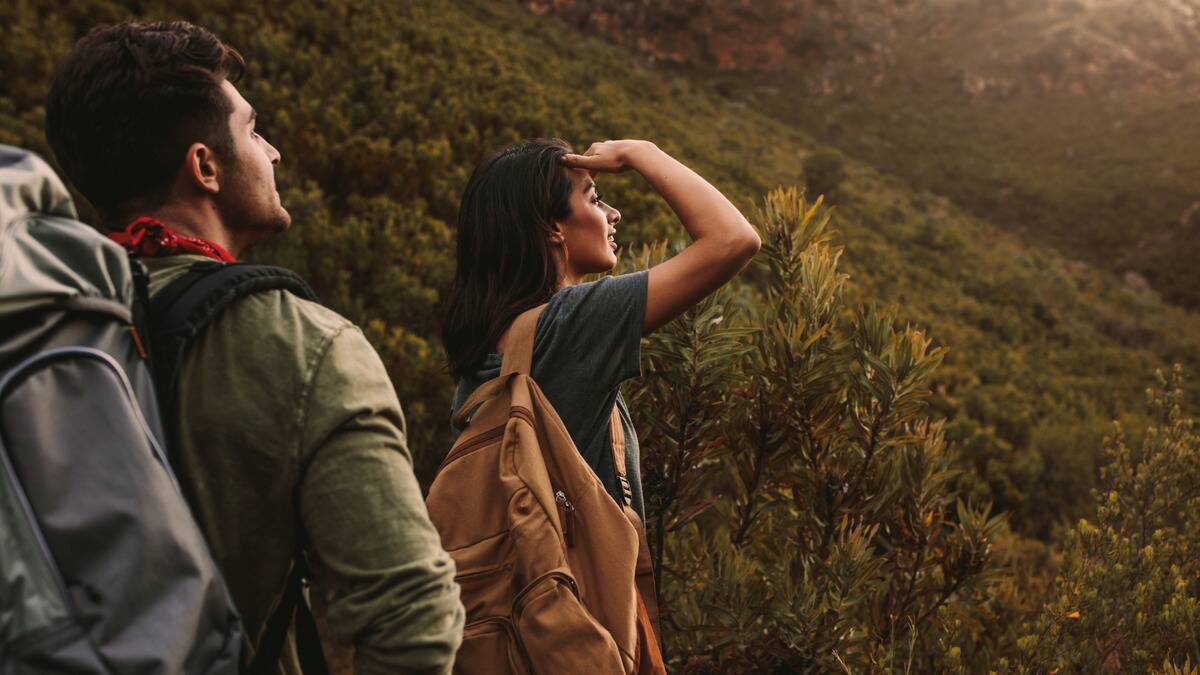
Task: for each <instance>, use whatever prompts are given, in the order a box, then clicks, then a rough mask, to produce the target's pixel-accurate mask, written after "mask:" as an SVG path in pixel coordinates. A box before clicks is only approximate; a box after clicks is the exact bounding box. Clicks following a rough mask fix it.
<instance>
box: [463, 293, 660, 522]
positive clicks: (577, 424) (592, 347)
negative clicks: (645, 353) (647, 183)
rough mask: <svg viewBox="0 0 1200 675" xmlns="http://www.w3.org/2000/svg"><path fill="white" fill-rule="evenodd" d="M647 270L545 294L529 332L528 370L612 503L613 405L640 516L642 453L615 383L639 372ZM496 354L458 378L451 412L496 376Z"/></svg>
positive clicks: (615, 491) (615, 490)
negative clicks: (610, 432) (530, 356)
mask: <svg viewBox="0 0 1200 675" xmlns="http://www.w3.org/2000/svg"><path fill="white" fill-rule="evenodd" d="M646 279H647V273H646V272H635V273H633V274H622V275H621V276H615V277H604V278H602V279H599V280H597V281H592V282H588V283H586V284H578V285H576V286H569V287H567V288H564V289H562V290H560V291H558V292H557V293H555V294H554V295H553V296H551V297H550V302H549V304H547V306H546V310H545V311H544V312H542V315H541V317H539V318H538V324H537V329H536V330H535V331H534V337H533V366H532V368H531V373H530V374H531V375H532V376H533V379H534V381H535V382H537V383H538V386H539V387H541V389H542V392H543V393H545V395H546V398H547V399H548V400H549V401H550V404H551V405H553V406H554V409H555V411H556V412H558V416H559V417H560V418H562V421H563V425H564V426H566V428H567V431H568V432H569V433H570V434H571V439H572V440H573V441H575V447H576V448H578V449H579V453H580V454H581V455H582V456H583V459H584V460H585V461H586V462H587V463H588V465H589V466H591V467H592V470H593V471H595V472H596V476H597V477H598V478H599V479H600V482H601V483H602V484H603V485H604V487H605V489H606V490H608V493H609V494H610V495H612V497H613V499H614V500H616V501H617V503H621V499H622V493H621V485H620V483H619V481H618V480H617V474H616V469H615V468H614V467H613V461H612V444H611V443H610V441H609V437H608V428H609V416H610V415H611V414H612V407H613V403H614V402H615V403H616V405H617V410H618V412H619V413H620V416H621V427H622V429H623V430H624V432H625V468H626V474H627V475H626V478H627V479H628V480H629V484H630V487H631V488H632V492H633V508H634V510H636V511H637V512H638V514H639V515H641V516H642V517H643V518H645V507H644V506H643V499H642V476H641V469H640V466H641V465H640V460H641V453H640V450H639V447H638V438H637V432H636V431H635V430H634V428H633V422H632V420H631V419H630V417H629V410H628V408H627V407H626V405H625V399H624V397H623V396H621V389H620V387H621V383H622V382H624V381H625V380H628V379H629V378H632V377H637V376H639V375H641V364H640V355H641V337H642V324H643V323H644V320H645V316H646ZM500 361H501V356H500V355H499V354H489V355H488V356H487V358H486V359H485V360H484V362H483V364H481V366H480V368H479V369H478V370H477V371H476V372H475V374H474V375H473V376H471V377H464V378H462V379H460V380H459V382H458V388H457V389H456V390H455V392H454V399H453V401H452V402H451V409H452V410H457V409H458V407H459V406H460V405H462V403H463V402H464V401H466V400H467V397H469V396H470V395H471V392H473V391H475V388H476V387H478V386H479V385H480V384H483V383H484V382H486V381H488V380H490V379H492V378H494V377H497V376H498V375H499V374H500Z"/></svg>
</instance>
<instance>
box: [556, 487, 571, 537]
mask: <svg viewBox="0 0 1200 675" xmlns="http://www.w3.org/2000/svg"><path fill="white" fill-rule="evenodd" d="M554 503H555V504H558V519H559V520H560V521H561V522H562V529H563V540H564V541H566V543H567V548H570V547H572V546H574V545H575V505H574V504H572V503H571V500H569V499H567V493H565V492H563V491H562V490H559V491H558V492H555V493H554Z"/></svg>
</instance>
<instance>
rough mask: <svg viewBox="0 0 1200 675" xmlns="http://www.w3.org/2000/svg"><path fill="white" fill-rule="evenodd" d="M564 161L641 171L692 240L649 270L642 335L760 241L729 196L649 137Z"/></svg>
mask: <svg viewBox="0 0 1200 675" xmlns="http://www.w3.org/2000/svg"><path fill="white" fill-rule="evenodd" d="M563 163H564V164H565V165H567V166H569V167H571V168H577V169H585V170H588V171H595V172H608V173H614V172H620V171H626V170H629V169H633V170H634V171H637V172H638V173H640V174H641V175H642V176H643V177H645V178H646V180H647V181H648V182H649V183H650V186H651V187H653V188H654V190H655V191H656V192H658V193H659V194H660V195H662V197H663V199H665V200H666V201H667V205H669V206H670V207H671V210H672V211H674V212H675V215H677V216H679V220H680V221H681V222H682V223H683V227H684V229H686V230H687V233H688V234H689V235H690V236H691V238H692V243H691V245H689V246H688V247H687V248H686V249H684V250H683V251H682V252H681V253H680V254H679V255H677V256H675V257H673V258H671V259H669V260H666V261H664V262H662V263H660V264H658V265H655V266H654V267H652V268H651V269H650V275H649V279H648V282H647V283H648V286H649V288H648V289H647V291H646V318H645V321H644V322H643V324H642V334H643V335H647V334H649V333H651V332H653V331H655V330H656V329H658V328H659V327H661V326H662V325H663V324H665V323H667V322H668V321H670V320H671V319H674V318H675V317H677V316H679V315H680V314H683V313H684V312H686V311H687V310H688V308H690V307H691V306H692V305H695V304H696V303H698V302H700V301H701V300H702V299H704V297H705V296H707V295H708V294H710V293H712V292H713V291H715V290H717V289H718V288H720V287H721V286H722V285H723V284H724V283H725V282H727V281H729V280H730V279H732V278H733V277H734V276H735V275H736V274H737V273H738V272H740V271H741V269H742V268H743V267H745V266H746V263H748V262H750V258H752V257H754V254H755V253H757V252H758V249H759V246H761V245H762V241H761V240H760V239H759V237H758V233H757V232H755V231H754V228H753V227H751V226H750V223H748V222H747V221H746V218H745V217H744V216H742V214H741V212H740V211H738V210H737V208H736V207H735V206H734V205H733V204H731V203H730V202H729V200H728V199H726V198H725V195H723V194H721V193H720V192H719V191H718V190H717V189H716V188H715V187H713V186H712V185H710V184H709V182H708V181H706V180H704V179H703V178H701V177H700V176H699V174H697V173H696V172H695V171H692V170H691V169H689V168H687V167H686V166H684V165H683V164H681V163H679V162H678V161H677V160H675V159H674V158H673V157H671V156H670V155H668V154H667V153H665V152H663V151H662V150H659V149H658V146H656V145H654V144H653V143H650V142H649V141H633V140H625V141H605V142H603V143H594V144H593V145H592V146H591V147H590V148H588V150H587V152H586V153H584V154H582V155H570V154H569V155H565V156H564V157H563Z"/></svg>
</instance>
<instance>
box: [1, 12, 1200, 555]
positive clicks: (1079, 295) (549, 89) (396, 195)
mask: <svg viewBox="0 0 1200 675" xmlns="http://www.w3.org/2000/svg"><path fill="white" fill-rule="evenodd" d="M129 14H136V15H139V16H183V17H186V18H191V19H194V20H196V21H198V22H200V23H203V24H205V25H207V26H209V27H211V28H213V29H214V30H216V31H218V32H219V33H220V34H222V35H223V36H224V37H225V38H227V39H228V40H230V41H231V42H233V43H234V44H235V45H237V46H238V47H239V49H241V50H242V51H243V53H244V54H245V55H246V56H247V60H248V62H249V64H250V67H249V71H250V74H249V76H248V78H247V80H246V81H245V82H244V89H245V91H246V94H247V97H248V98H249V99H250V100H251V101H253V102H254V104H255V106H256V108H258V109H259V111H260V127H261V128H262V129H263V130H264V133H265V134H266V136H267V137H268V138H269V139H271V141H272V142H273V143H275V144H276V145H277V146H278V147H280V148H281V149H282V152H283V164H282V166H281V169H280V179H279V184H280V185H281V190H282V193H283V199H284V201H285V203H286V204H288V206H289V209H290V210H291V211H292V213H293V215H294V217H295V222H296V225H295V227H294V228H293V231H292V232H291V233H289V234H288V235H287V236H286V237H283V238H282V239H281V240H280V241H279V242H277V243H276V244H275V245H273V246H272V247H271V248H270V249H269V250H265V251H262V252H260V253H259V257H261V258H264V259H267V260H271V261H273V262H278V263H282V264H285V265H289V266H291V267H293V268H295V269H297V270H298V271H300V272H301V273H303V274H305V275H306V276H308V277H309V278H310V279H311V280H312V281H313V282H314V286H315V287H316V288H317V290H318V293H319V294H320V295H321V297H322V298H323V299H325V300H326V301H327V302H328V303H330V304H331V305H332V306H333V307H335V308H336V309H338V310H339V311H342V312H344V313H345V314H347V315H348V316H350V317H351V318H352V319H354V320H355V321H357V322H359V323H361V324H362V325H363V326H364V328H365V330H366V332H367V334H368V336H369V337H370V338H371V339H372V340H373V342H374V343H375V344H376V345H377V346H378V347H379V348H380V350H381V353H382V355H383V357H384V361H385V363H386V364H387V366H388V368H389V371H390V372H391V375H392V377H393V380H394V381H395V382H396V385H397V390H398V392H399V394H400V398H401V401H402V402H403V403H404V405H405V410H406V413H407V414H408V423H409V430H410V443H411V446H412V449H413V453H414V455H415V456H416V457H417V460H418V463H419V465H420V467H421V468H422V471H423V473H424V474H425V475H428V473H427V472H428V471H429V470H430V469H431V468H432V467H433V466H435V465H436V462H437V459H438V458H439V457H440V454H441V453H442V452H444V450H445V449H446V448H447V447H448V445H447V439H448V420H447V417H448V415H447V406H448V400H449V395H450V382H449V381H448V379H447V378H446V377H445V375H444V374H443V373H442V371H441V370H440V368H441V356H440V346H439V344H438V340H437V325H438V316H439V302H440V298H441V294H442V293H443V292H444V290H445V288H446V285H447V283H448V281H449V276H450V270H451V260H450V256H451V251H452V240H453V235H452V232H451V229H450V227H449V225H448V224H449V223H452V222H453V218H454V211H455V207H456V204H457V199H458V191H459V190H460V189H461V188H462V186H463V185H464V184H465V181H466V177H467V175H468V173H469V171H470V169H471V167H472V165H473V163H474V162H475V161H476V160H477V159H478V158H479V157H480V156H481V155H482V154H483V153H484V152H485V150H486V149H487V148H489V147H491V146H494V145H496V144H499V143H506V142H509V141H512V140H515V139H518V138H521V137H527V136H551V135H554V136H561V137H564V138H567V139H570V140H571V141H572V142H574V143H576V144H577V145H580V146H585V145H586V144H587V143H588V142H590V141H592V140H595V139H603V138H618V137H645V138H651V139H653V140H655V141H656V142H658V143H659V144H660V145H661V146H662V147H664V148H665V149H667V150H668V151H670V152H672V153H674V154H675V155H677V156H678V157H680V158H681V159H683V160H684V161H685V162H687V163H689V164H690V165H691V166H694V167H695V168H696V169H697V170H698V171H700V172H701V173H702V174H704V175H706V176H708V177H710V178H711V179H712V180H713V182H714V183H716V184H717V185H718V186H719V187H720V188H721V189H722V190H724V191H725V192H726V193H727V194H729V195H730V196H731V198H732V199H734V200H735V201H736V202H737V203H738V204H739V205H741V206H742V207H743V208H745V209H746V210H747V212H748V213H749V212H751V211H752V208H753V206H754V204H755V203H756V202H757V200H758V199H759V196H760V195H761V194H762V193H763V192H765V191H766V190H767V189H770V188H771V187H774V186H775V185H778V184H790V183H798V182H801V172H802V164H803V161H804V158H805V157H806V156H807V154H808V153H809V152H811V151H812V150H814V149H816V148H819V147H821V146H820V145H819V144H818V143H817V142H815V141H813V140H812V139H811V138H810V137H808V136H807V135H806V134H805V133H803V132H801V131H798V130H797V129H796V128H794V127H790V126H788V125H785V124H783V123H781V122H779V121H777V120H776V119H773V118H772V117H770V116H767V115H764V114H762V113H760V112H759V111H756V110H755V109H753V108H752V107H751V106H748V105H746V104H744V103H740V102H738V101H737V100H729V99H726V98H723V97H722V96H721V95H720V94H718V93H716V91H714V90H712V89H710V88H708V87H706V86H703V85H698V84H695V83H693V82H691V81H689V80H687V79H685V78H681V77H674V76H670V75H664V74H663V73H662V72H660V71H657V70H653V69H648V68H646V67H644V66H641V65H639V64H638V63H637V60H636V59H635V58H633V57H632V56H631V55H630V54H628V53H627V52H626V51H624V50H622V49H619V48H615V47H612V46H609V45H606V44H604V43H602V42H601V41H599V40H594V39H587V38H586V37H582V36H580V35H579V34H578V33H577V32H575V31H574V30H572V29H570V28H569V27H568V26H566V25H565V24H562V23H560V22H556V21H553V20H551V19H548V18H546V17H539V16H537V15H535V14H532V13H529V12H527V11H525V10H522V9H520V8H518V7H516V6H513V5H501V4H496V3H473V2H463V3H457V4H445V3H440V2H418V3H408V4H403V5H400V4H395V5H392V4H387V5H377V4H375V3H371V2H367V1H366V0H347V1H345V2H339V3H325V2H316V1H315V0H311V1H304V0H302V1H299V2H294V3H290V4H288V6H287V10H286V11H283V10H282V9H281V7H276V6H265V7H260V6H236V7H235V6H233V5H229V6H217V5H213V4H203V5H200V4H198V5H195V6H192V7H191V8H190V9H186V10H178V9H171V8H170V7H169V6H168V5H167V4H165V3H157V2H149V3H142V2H137V3H134V2H128V3H124V2H96V3H93V4H91V5H89V6H88V7H87V8H80V9H78V10H77V11H74V12H68V13H65V14H64V13H61V12H59V10H58V8H57V5H56V4H55V3H49V2H39V3H24V4H19V5H17V6H11V5H9V6H5V7H4V8H3V9H0V26H4V28H3V29H2V30H3V31H4V34H3V36H2V37H3V39H0V70H2V72H3V73H4V75H5V77H4V79H3V80H2V84H0V111H2V112H3V117H2V118H0V142H5V143H17V144H22V145H27V146H31V147H34V148H36V149H40V150H42V151H43V152H44V151H45V144H44V141H43V140H42V138H41V129H40V118H41V114H42V112H41V109H40V105H41V102H40V97H41V96H42V95H43V92H44V89H45V86H46V83H47V78H48V76H49V72H50V70H49V65H48V64H51V63H53V61H54V60H55V59H57V58H59V57H60V55H61V54H63V53H64V52H65V50H66V49H68V47H69V45H70V44H71V41H72V40H73V39H75V38H76V37H77V36H78V35H80V34H81V33H82V31H84V30H85V29H86V28H87V27H88V26H89V25H91V24H93V23H94V22H96V21H98V20H113V19H115V18H119V17H122V16H126V15H129ZM604 189H605V192H606V194H607V195H609V196H611V200H612V202H613V203H614V204H616V205H617V206H618V207H619V208H621V210H622V212H623V214H624V218H623V220H622V226H621V228H620V232H619V234H618V237H619V239H620V240H621V241H622V243H623V244H626V245H628V244H630V243H634V242H639V241H646V240H649V239H651V238H656V237H662V236H673V237H678V236H680V235H681V232H680V230H679V227H678V225H676V224H674V220H673V218H672V217H671V215H670V213H669V211H668V210H667V209H666V208H665V206H664V205H663V204H662V203H661V201H660V200H658V199H656V198H655V197H654V196H653V195H652V194H651V193H650V192H649V191H648V189H647V187H646V185H645V184H644V182H642V181H641V180H640V179H637V178H636V177H633V176H629V175H624V176H619V177H612V178H609V177H605V179H604ZM841 193H842V195H841V197H840V202H839V205H838V215H837V217H836V222H837V224H838V227H839V228H840V229H841V231H842V235H841V241H842V242H843V243H844V244H845V246H846V249H847V251H846V258H845V259H846V264H847V266H848V267H849V268H850V271H851V272H852V274H853V278H852V282H851V288H852V292H853V293H854V294H855V296H856V299H858V300H861V301H863V302H878V303H884V304H895V305H896V306H897V308H898V311H899V313H900V317H901V319H902V320H905V321H913V322H916V323H919V324H921V325H924V326H927V327H928V328H929V329H930V331H931V334H932V336H933V337H934V338H935V339H936V341H937V342H938V343H939V344H942V345H945V346H947V347H948V348H949V356H948V360H947V365H946V366H945V367H944V368H943V369H942V371H941V372H940V375H939V388H938V393H937V397H936V400H935V402H934V404H935V406H936V407H937V409H938V410H939V411H940V412H941V413H942V414H943V415H945V416H946V417H947V418H949V419H950V420H951V422H950V425H949V433H950V435H951V436H952V438H953V439H954V440H955V441H956V442H957V443H958V445H959V447H960V448H961V449H962V451H963V454H964V458H965V460H966V466H967V467H968V468H969V469H970V470H969V471H968V472H967V474H966V475H965V476H964V478H963V489H964V491H965V492H966V494H967V495H968V496H971V497H973V498H976V499H980V500H985V499H986V500H991V501H994V502H995V503H996V505H997V506H998V507H999V508H1001V509H1003V510H1007V511H1010V512H1012V513H1013V516H1014V522H1015V523H1016V524H1017V525H1018V527H1020V528H1021V529H1022V530H1023V531H1025V532H1027V533H1031V534H1039V535H1046V534H1047V533H1048V532H1049V531H1050V528H1051V527H1052V526H1053V525H1054V524H1055V523H1056V522H1058V521H1059V520H1060V519H1062V518H1066V517H1070V516H1072V515H1074V514H1076V513H1078V511H1079V509H1080V508H1081V504H1082V503H1084V501H1085V500H1086V499H1087V496H1088V495H1087V489H1088V487H1089V486H1090V485H1091V482H1092V477H1093V475H1094V465H1095V461H1096V454H1097V451H1098V448H1099V437H1100V436H1101V435H1102V434H1103V433H1104V431H1105V428H1106V424H1107V422H1108V421H1109V420H1110V419H1112V418H1114V417H1128V416H1129V413H1127V412H1126V411H1130V410H1138V409H1140V399H1141V395H1142V388H1143V386H1144V384H1145V382H1146V381H1147V378H1148V376H1149V374H1150V373H1151V372H1152V370H1153V369H1154V368H1157V367H1162V366H1164V365H1165V364H1167V363H1169V362H1171V361H1174V360H1182V361H1185V362H1188V363H1190V364H1193V365H1194V363H1195V361H1196V359H1197V355H1200V349H1198V347H1200V319H1198V318H1197V317H1196V316H1195V315H1192V314H1189V313H1187V312H1184V311H1182V310H1179V309H1176V308H1174V307H1172V306H1170V305H1168V304H1164V303H1163V302H1162V301H1161V300H1160V299H1159V298H1158V297H1157V296H1156V295H1155V294H1154V293H1152V292H1144V291H1138V290H1135V289H1132V288H1130V287H1127V286H1125V285H1124V284H1122V283H1121V282H1120V281H1119V280H1117V279H1115V278H1114V277H1112V276H1110V275H1107V274H1104V273H1102V272H1099V271H1097V270H1096V269H1094V268H1092V267H1090V266H1088V265H1086V264H1082V263H1078V262H1073V261H1071V260H1069V259H1067V258H1064V257H1062V256H1060V255H1058V254H1055V253H1053V252H1050V251H1047V250H1043V249H1042V248H1040V247H1037V246H1030V245H1027V244H1026V243H1025V242H1024V241H1023V240H1022V238H1020V237H1018V236H1015V235H1014V234H1012V233H1011V232H1008V231H1006V230H1005V229H1004V228H1001V227H997V226H995V225H994V224H992V223H989V222H986V221H983V220H980V219H979V218H976V217H973V216H971V215H968V214H967V213H965V212H963V211H962V210H960V209H958V208H956V207H955V206H953V205H952V204H950V203H949V202H947V201H946V200H944V199H941V198H938V197H935V196H932V195H930V194H929V193H927V192H924V191H921V190H914V189H913V188H911V187H909V185H908V184H907V183H905V182H904V181H902V180H899V179H897V178H894V177H889V176H887V175H884V174H881V173H879V172H878V171H876V170H874V169H871V168H869V167H867V166H866V165H864V164H860V163H853V162H852V163H851V164H850V166H849V175H848V177H847V179H846V181H845V183H844V185H843V188H842V189H841ZM644 445H645V446H646V447H647V451H648V452H653V439H646V441H645V443H644Z"/></svg>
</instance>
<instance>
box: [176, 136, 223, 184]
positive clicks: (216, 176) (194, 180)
mask: <svg viewBox="0 0 1200 675" xmlns="http://www.w3.org/2000/svg"><path fill="white" fill-rule="evenodd" d="M183 175H184V178H185V179H186V180H187V182H188V183H189V184H190V185H192V186H194V187H195V188H196V189H197V190H201V191H203V192H208V193H209V194H214V195H215V194H217V193H218V192H220V191H221V168H220V166H218V165H217V157H216V155H215V154H214V153H213V151H212V148H210V147H208V146H207V145H205V144H203V143H192V144H191V145H190V146H189V147H188V150H187V159H186V160H185V161H184V165H183Z"/></svg>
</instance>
